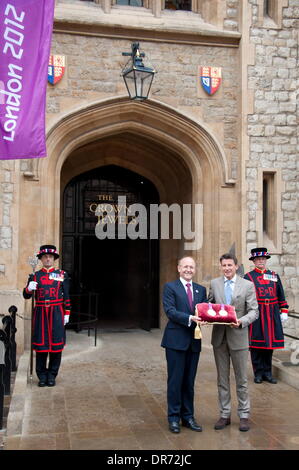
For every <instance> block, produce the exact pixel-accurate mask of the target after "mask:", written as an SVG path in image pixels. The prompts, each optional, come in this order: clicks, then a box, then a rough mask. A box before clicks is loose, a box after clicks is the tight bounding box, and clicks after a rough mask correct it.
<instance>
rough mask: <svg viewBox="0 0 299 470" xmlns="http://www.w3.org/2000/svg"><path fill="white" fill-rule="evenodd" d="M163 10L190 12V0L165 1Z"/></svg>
mask: <svg viewBox="0 0 299 470" xmlns="http://www.w3.org/2000/svg"><path fill="white" fill-rule="evenodd" d="M165 10H185V11H191V10H192V0H165Z"/></svg>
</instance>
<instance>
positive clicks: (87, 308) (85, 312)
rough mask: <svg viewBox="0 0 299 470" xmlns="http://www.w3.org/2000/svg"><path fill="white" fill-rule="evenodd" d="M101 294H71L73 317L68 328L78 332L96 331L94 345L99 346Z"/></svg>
mask: <svg viewBox="0 0 299 470" xmlns="http://www.w3.org/2000/svg"><path fill="white" fill-rule="evenodd" d="M99 297H100V294H98V293H95V292H87V293H83V294H71V295H70V298H71V316H70V322H69V323H68V326H67V327H68V328H74V329H75V330H76V331H77V332H79V331H81V330H82V329H87V330H88V336H90V330H94V345H95V346H96V345H97V331H98V328H97V323H98V309H99Z"/></svg>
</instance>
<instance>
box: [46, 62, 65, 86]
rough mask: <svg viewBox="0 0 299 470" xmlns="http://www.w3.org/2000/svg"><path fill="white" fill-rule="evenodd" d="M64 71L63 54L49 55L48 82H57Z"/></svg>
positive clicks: (52, 83)
mask: <svg viewBox="0 0 299 470" xmlns="http://www.w3.org/2000/svg"><path fill="white" fill-rule="evenodd" d="M64 71H65V56H64V55H50V58H49V65H48V82H49V83H51V85H55V84H56V83H58V82H59V81H60V80H61V79H62V77H63V75H64Z"/></svg>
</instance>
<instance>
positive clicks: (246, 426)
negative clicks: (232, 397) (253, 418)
mask: <svg viewBox="0 0 299 470" xmlns="http://www.w3.org/2000/svg"><path fill="white" fill-rule="evenodd" d="M249 429H250V426H249V422H248V419H247V418H241V419H240V426H239V430H240V431H243V432H245V431H249Z"/></svg>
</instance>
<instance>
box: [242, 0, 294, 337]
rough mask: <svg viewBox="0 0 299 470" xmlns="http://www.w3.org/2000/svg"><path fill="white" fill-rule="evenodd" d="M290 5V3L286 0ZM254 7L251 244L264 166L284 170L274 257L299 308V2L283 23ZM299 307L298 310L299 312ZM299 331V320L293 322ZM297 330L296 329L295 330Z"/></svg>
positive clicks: (254, 1) (255, 0)
mask: <svg viewBox="0 0 299 470" xmlns="http://www.w3.org/2000/svg"><path fill="white" fill-rule="evenodd" d="M285 3H286V2H285ZM249 4H251V5H252V27H251V29H250V41H251V43H252V44H254V47H255V64H254V65H250V66H249V67H248V88H249V89H251V90H252V91H253V96H254V103H253V110H254V111H253V114H251V115H249V116H248V135H249V139H250V154H249V160H248V163H247V173H246V177H247V184H248V192H247V207H248V232H247V244H248V245H247V246H248V250H247V251H248V252H250V248H252V247H254V246H257V245H258V243H259V242H260V241H261V239H262V234H260V233H258V230H259V227H258V223H257V209H258V200H259V198H260V197H261V194H259V192H258V182H257V180H258V176H259V171H258V169H261V168H266V169H269V168H273V169H278V170H279V171H280V174H281V179H282V185H281V186H280V187H278V190H280V191H281V200H280V204H281V206H280V207H279V208H278V209H279V210H281V211H282V218H283V221H282V226H281V227H279V230H280V232H281V237H282V238H281V250H280V252H278V253H277V254H276V255H275V256H273V257H272V258H271V260H269V264H268V265H269V267H270V268H272V269H274V270H275V271H277V272H278V273H279V274H280V275H281V277H282V279H283V284H284V287H285V291H286V295H287V299H288V302H289V304H290V308H291V309H296V308H297V309H298V303H297V304H296V296H298V274H299V273H298V268H299V266H298V258H299V252H298V226H297V219H298V181H297V178H298V126H297V123H298V105H297V103H296V93H297V91H298V75H299V74H298V26H299V1H298V0H289V2H288V7H285V8H282V20H281V24H275V22H274V21H271V19H269V18H264V19H262V20H261V18H262V16H263V15H262V12H261V11H260V9H261V8H262V7H263V4H262V2H260V1H259V0H249ZM297 311H298V310H297ZM289 325H290V327H291V329H292V333H293V334H294V333H295V325H294V323H293V320H289ZM290 332H291V331H290Z"/></svg>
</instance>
